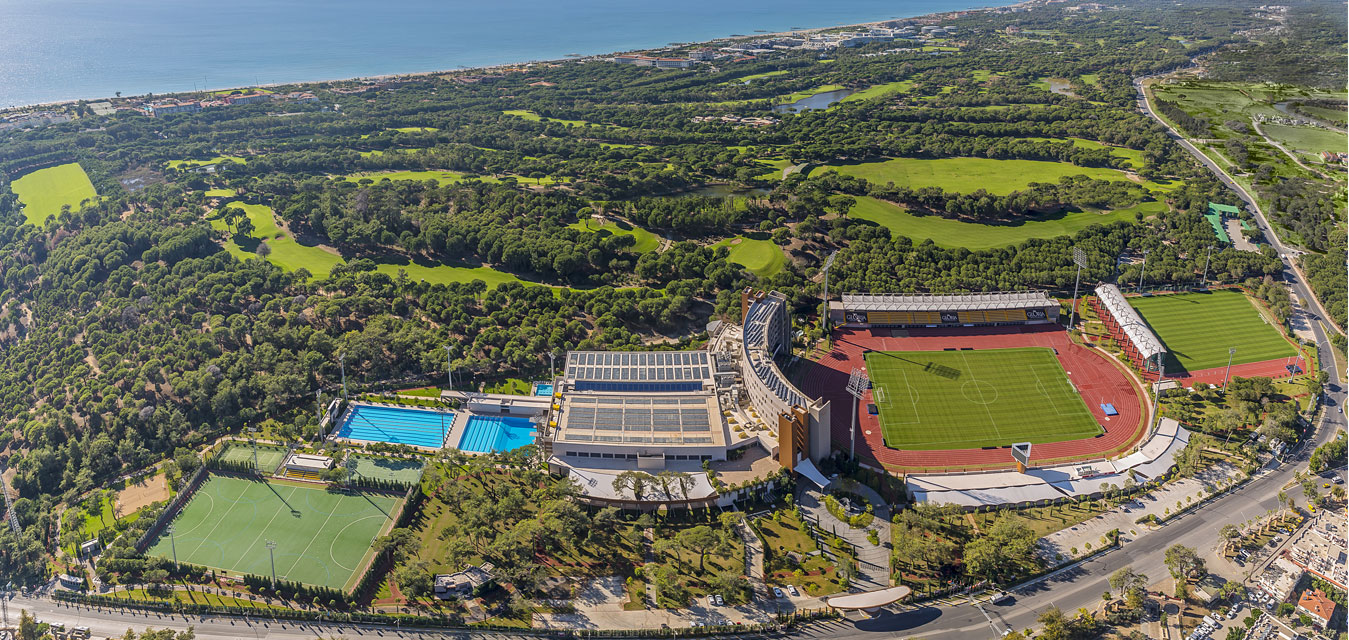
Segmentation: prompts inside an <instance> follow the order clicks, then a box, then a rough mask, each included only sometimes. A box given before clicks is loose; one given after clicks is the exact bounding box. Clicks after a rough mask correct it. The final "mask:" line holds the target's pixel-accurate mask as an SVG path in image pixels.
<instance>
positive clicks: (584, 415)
mask: <svg viewBox="0 0 1349 640" xmlns="http://www.w3.org/2000/svg"><path fill="white" fill-rule="evenodd" d="M557 416H558V418H557V419H558V427H557V442H558V443H585V444H612V445H633V444H638V445H640V444H650V445H657V446H661V447H667V446H677V445H697V446H704V447H710V446H723V445H724V444H725V438H724V436H723V432H724V429H723V428H722V424H721V407H720V405H719V404H718V403H717V398H716V396H715V395H713V394H712V393H711V392H706V391H702V392H693V393H633V394H618V393H568V394H565V395H564V396H563V399H562V410H561V412H560V413H558V414H557Z"/></svg>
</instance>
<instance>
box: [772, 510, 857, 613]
mask: <svg viewBox="0 0 1349 640" xmlns="http://www.w3.org/2000/svg"><path fill="white" fill-rule="evenodd" d="M774 513H775V516H776V517H775V518H773V517H764V518H759V519H758V520H756V521H755V527H756V528H757V529H758V530H759V532H760V533H761V534H762V536H763V539H764V545H765V551H766V552H767V554H768V557H767V558H766V561H767V563H768V564H767V565H766V566H765V575H764V578H765V580H766V581H767V582H768V583H770V584H775V585H789V584H790V585H795V586H796V587H799V588H800V589H802V590H804V591H805V592H806V594H807V595H812V596H820V595H829V594H831V593H838V592H839V591H841V590H842V585H841V584H840V582H839V579H838V571H837V568H836V567H834V565H833V563H831V562H829V560H827V559H825V558H824V557H823V556H822V555H819V553H818V550H817V549H816V547H815V541H814V540H813V539H812V538H811V537H810V534H809V533H808V532H807V531H806V527H805V524H803V523H802V522H801V520H800V518H798V517H797V516H796V512H795V511H792V510H790V509H781V510H778V511H776V512H774ZM788 554H795V556H796V557H800V558H802V560H801V561H800V562H798V561H797V560H795V559H794V558H793V556H791V555H788Z"/></svg>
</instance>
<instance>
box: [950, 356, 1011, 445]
mask: <svg viewBox="0 0 1349 640" xmlns="http://www.w3.org/2000/svg"><path fill="white" fill-rule="evenodd" d="M959 353H960V361H961V362H963V363H964V364H965V368H966V369H969V368H970V361H969V358H968V357H967V356H966V355H965V352H964V351H961V352H959ZM971 375H973V374H971ZM978 380H979V379H978V378H974V377H971V381H978ZM986 384H988V383H986ZM993 388H994V389H996V388H997V386H996V385H993ZM970 404H974V403H972V402H971V403H970ZM984 413H987V414H988V424H989V425H990V426H992V427H993V431H994V432H995V433H997V434H998V439H999V440H1001V439H1002V429H999V428H998V421H997V420H995V419H994V418H993V410H992V409H990V408H988V405H984Z"/></svg>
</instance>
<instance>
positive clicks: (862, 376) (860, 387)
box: [848, 369, 871, 459]
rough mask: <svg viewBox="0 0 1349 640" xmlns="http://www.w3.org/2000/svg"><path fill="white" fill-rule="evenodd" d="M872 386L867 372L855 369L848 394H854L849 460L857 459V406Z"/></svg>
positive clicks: (851, 376)
mask: <svg viewBox="0 0 1349 640" xmlns="http://www.w3.org/2000/svg"><path fill="white" fill-rule="evenodd" d="M869 386H871V380H870V379H869V378H867V372H866V371H863V370H861V369H853V370H852V374H851V375H849V376H848V393H850V394H852V397H853V403H852V422H851V423H849V428H848V440H849V442H848V458H849V459H853V458H856V457H857V404H858V403H859V402H861V401H862V393H863V392H865V391H866V390H867V387H869Z"/></svg>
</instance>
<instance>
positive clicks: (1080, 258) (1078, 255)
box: [1068, 247, 1087, 330]
mask: <svg viewBox="0 0 1349 640" xmlns="http://www.w3.org/2000/svg"><path fill="white" fill-rule="evenodd" d="M1073 262H1074V263H1075V264H1077V279H1076V280H1074V281H1073V311H1072V313H1071V314H1070V315H1069V316H1068V329H1070V330H1071V329H1072V328H1073V325H1074V324H1076V323H1077V287H1078V285H1080V284H1082V267H1085V266H1087V252H1085V251H1083V250H1082V248H1081V247H1073Z"/></svg>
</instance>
